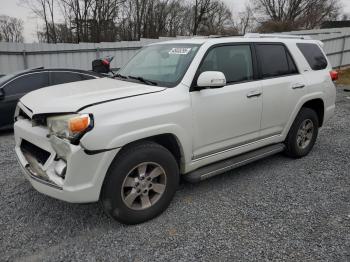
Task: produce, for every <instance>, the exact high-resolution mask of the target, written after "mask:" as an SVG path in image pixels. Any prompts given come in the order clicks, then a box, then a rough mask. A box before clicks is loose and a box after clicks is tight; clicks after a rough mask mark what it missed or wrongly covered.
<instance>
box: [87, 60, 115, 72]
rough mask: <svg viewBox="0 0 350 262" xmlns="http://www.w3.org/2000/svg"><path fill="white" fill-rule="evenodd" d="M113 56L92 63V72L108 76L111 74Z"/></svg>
mask: <svg viewBox="0 0 350 262" xmlns="http://www.w3.org/2000/svg"><path fill="white" fill-rule="evenodd" d="M113 58H114V56H107V57H105V58H100V59H96V60H94V61H92V71H94V72H96V73H102V74H108V73H109V72H111V62H112V60H113Z"/></svg>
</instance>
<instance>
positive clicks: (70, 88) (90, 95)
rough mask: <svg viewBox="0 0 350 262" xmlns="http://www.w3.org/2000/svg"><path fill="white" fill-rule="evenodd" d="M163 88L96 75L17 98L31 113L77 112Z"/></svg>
mask: <svg viewBox="0 0 350 262" xmlns="http://www.w3.org/2000/svg"><path fill="white" fill-rule="evenodd" d="M164 89H165V88H163V87H157V86H149V85H144V84H138V83H132V82H126V81H120V80H115V79H110V78H99V79H94V80H86V81H80V82H73V83H67V84H62V85H56V86H50V87H46V88H42V89H38V90H36V91H33V92H31V93H29V94H27V95H25V96H24V97H22V98H21V99H20V101H21V102H22V103H23V104H24V105H25V106H26V107H27V108H29V109H30V110H32V112H33V114H34V115H36V114H45V113H65V112H77V111H79V110H80V109H82V108H86V107H88V106H91V105H94V104H100V103H104V102H108V101H113V100H118V99H122V98H127V97H132V96H138V95H144V94H149V93H154V92H160V91H162V90H164Z"/></svg>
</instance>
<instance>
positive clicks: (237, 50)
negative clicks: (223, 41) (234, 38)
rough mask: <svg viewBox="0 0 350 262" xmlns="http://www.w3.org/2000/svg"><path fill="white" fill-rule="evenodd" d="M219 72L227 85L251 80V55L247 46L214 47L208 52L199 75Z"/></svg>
mask: <svg viewBox="0 0 350 262" xmlns="http://www.w3.org/2000/svg"><path fill="white" fill-rule="evenodd" d="M205 71H220V72H222V73H224V75H225V77H226V81H227V83H228V84H229V83H236V82H242V81H248V80H252V79H253V63H252V53H251V49H250V46H249V45H234V46H220V47H215V48H213V49H211V50H210V51H209V53H208V54H207V56H206V57H205V58H204V60H203V62H202V65H201V66H200V68H199V73H203V72H205Z"/></svg>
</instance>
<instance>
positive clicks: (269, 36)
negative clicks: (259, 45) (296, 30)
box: [244, 33, 312, 40]
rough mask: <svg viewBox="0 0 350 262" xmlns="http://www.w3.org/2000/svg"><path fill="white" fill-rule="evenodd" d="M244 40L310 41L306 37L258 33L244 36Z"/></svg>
mask: <svg viewBox="0 0 350 262" xmlns="http://www.w3.org/2000/svg"><path fill="white" fill-rule="evenodd" d="M244 38H285V39H303V40H311V39H312V38H311V37H310V36H308V35H285V34H258V33H249V34H245V35H244Z"/></svg>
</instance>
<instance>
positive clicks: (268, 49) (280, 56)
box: [256, 44, 298, 78]
mask: <svg viewBox="0 0 350 262" xmlns="http://www.w3.org/2000/svg"><path fill="white" fill-rule="evenodd" d="M256 48H257V52H258V57H259V61H260V70H261V74H262V77H263V78H270V77H279V76H286V75H291V74H297V73H298V70H297V67H296V65H295V63H294V61H293V59H292V57H291V55H290V54H289V52H288V51H287V49H286V47H285V46H284V45H280V44H257V45H256Z"/></svg>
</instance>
